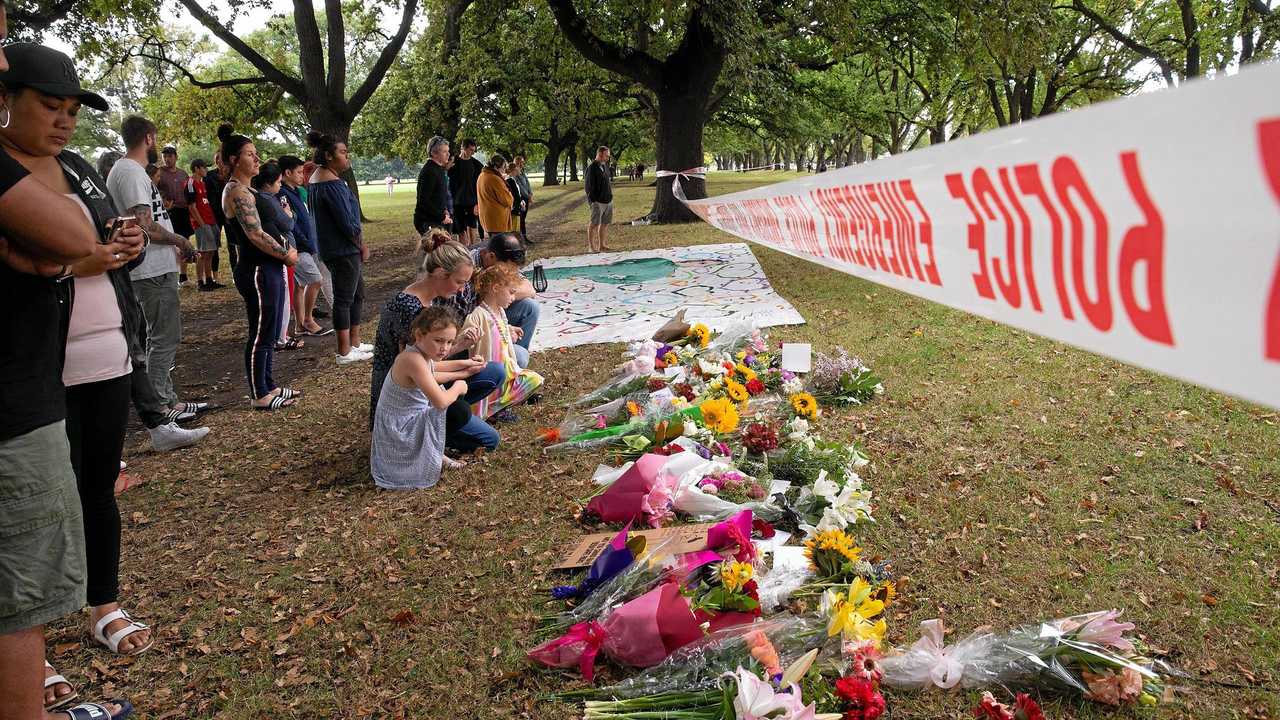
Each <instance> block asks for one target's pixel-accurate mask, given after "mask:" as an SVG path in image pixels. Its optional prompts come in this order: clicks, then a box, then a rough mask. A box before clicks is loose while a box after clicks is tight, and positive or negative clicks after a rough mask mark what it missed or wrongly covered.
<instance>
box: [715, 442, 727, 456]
mask: <svg viewBox="0 0 1280 720" xmlns="http://www.w3.org/2000/svg"><path fill="white" fill-rule="evenodd" d="M716 453H717V454H719V455H720V457H729V455H730V450H729V446H728V445H725V444H724V443H722V442H720V441H719V440H717V441H716Z"/></svg>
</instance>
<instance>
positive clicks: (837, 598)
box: [823, 578, 887, 647]
mask: <svg viewBox="0 0 1280 720" xmlns="http://www.w3.org/2000/svg"><path fill="white" fill-rule="evenodd" d="M871 592H872V588H871V586H870V585H869V584H867V581H866V580H863V579H862V578H855V579H854V581H853V582H852V583H851V584H850V585H849V589H848V590H847V591H845V592H839V591H833V590H828V591H827V594H826V596H824V598H823V605H824V607H825V608H826V610H827V612H828V613H830V615H831V617H830V619H829V620H828V621H827V635H828V636H829V637H831V636H835V635H843V636H844V638H845V639H846V640H853V641H858V642H871V643H872V644H873V645H874V646H875V647H880V641H881V640H883V639H884V634H885V631H886V630H887V625H886V624H885V621H884V618H880V619H879V620H877V621H875V622H872V620H873V618H875V617H876V616H877V615H879V614H880V613H881V612H883V611H884V603H882V602H880V601H879V600H875V599H873V598H871Z"/></svg>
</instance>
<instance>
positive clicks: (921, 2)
mask: <svg viewBox="0 0 1280 720" xmlns="http://www.w3.org/2000/svg"><path fill="white" fill-rule="evenodd" d="M264 1H265V0H256V2H257V4H258V5H262V4H263V2H264ZM174 2H175V3H176V5H174V6H172V7H173V8H176V9H178V10H180V11H181V12H182V13H183V14H184V16H186V17H188V18H190V19H191V21H193V22H194V23H198V26H199V28H200V30H201V32H192V31H190V30H183V29H180V28H176V27H174V26H173V25H172V23H169V24H168V25H167V26H166V24H165V23H164V22H162V18H161V17H160V15H161V14H162V13H161V11H159V10H158V9H157V8H156V6H155V4H154V3H151V4H148V3H138V1H137V0H87V1H86V2H75V3H71V2H67V1H66V0H18V2H15V3H12V4H11V5H10V8H11V9H10V16H11V18H12V20H13V24H14V35H15V37H21V38H38V37H40V36H42V35H44V36H56V37H59V38H61V39H63V40H64V41H66V42H70V43H73V44H74V45H75V47H76V48H77V53H78V56H79V59H80V60H81V62H82V63H87V64H88V65H90V66H92V67H93V68H94V73H93V75H92V78H93V79H94V80H95V81H96V82H97V84H98V85H99V86H101V87H104V88H106V89H107V92H108V94H110V95H112V96H113V97H114V98H116V100H117V101H118V104H119V105H120V106H121V108H126V109H131V110H144V111H145V112H147V113H149V114H151V115H152V116H153V117H155V119H156V120H157V122H158V123H159V124H160V126H161V128H162V132H163V134H165V136H166V138H168V139H170V140H171V141H176V142H182V143H194V144H197V145H200V144H203V143H209V142H210V140H211V136H212V133H213V129H214V128H215V127H216V125H217V123H218V122H221V121H230V122H233V123H234V124H235V125H236V126H237V127H238V128H243V129H244V130H246V131H248V132H253V133H256V134H259V135H262V136H264V137H266V138H269V139H270V140H274V141H278V142H280V143H282V144H283V145H289V146H297V145H298V144H300V140H301V136H302V135H303V134H304V133H305V131H306V130H307V129H309V128H312V127H315V128H319V129H322V130H326V131H330V132H334V133H336V134H338V135H339V136H341V137H344V138H345V137H348V136H350V137H351V139H352V143H353V147H354V149H355V151H356V153H357V154H361V153H363V154H367V155H370V156H373V155H379V156H383V157H385V158H400V159H402V160H403V161H405V162H407V163H410V164H412V163H417V162H421V161H423V160H424V159H425V157H424V156H425V148H426V144H427V141H428V140H429V139H430V138H431V137H432V136H433V135H442V136H444V137H445V138H447V139H449V140H450V141H452V142H454V143H455V149H456V143H457V142H458V141H459V140H461V139H462V138H463V137H474V138H475V139H477V140H479V141H480V143H481V145H482V150H483V151H484V152H501V153H504V154H524V155H526V156H528V157H529V158H530V160H531V161H532V162H533V163H534V164H535V165H536V164H537V163H539V162H541V163H542V164H544V165H545V166H547V172H546V178H547V179H546V182H548V183H556V182H559V178H560V176H561V172H559V169H560V168H561V167H567V169H568V171H569V172H568V174H569V176H570V178H571V179H576V177H577V173H578V171H579V169H580V167H581V166H582V165H583V164H585V162H587V160H588V159H589V158H590V156H591V155H592V154H593V151H594V148H595V146H597V145H600V144H605V145H609V146H610V147H611V148H612V149H613V150H614V155H615V157H617V158H619V162H622V163H624V164H629V163H633V162H645V163H646V164H647V165H649V166H651V167H654V166H656V167H657V168H658V169H662V170H671V171H680V170H686V169H690V168H696V167H699V166H703V165H706V164H708V163H714V165H716V166H718V167H721V168H741V167H761V166H779V165H786V166H789V167H796V168H805V167H811V168H815V169H821V168H825V167H832V166H841V165H845V164H849V163H854V162H861V161H863V160H865V159H867V158H871V157H875V156H878V155H881V154H885V153H899V152H906V151H908V150H911V149H914V148H919V147H923V146H926V145H930V144H936V143H943V142H949V141H951V140H953V139H955V138H957V137H961V136H964V135H967V134H972V133H976V132H981V131H983V130H986V129H990V128H994V127H999V126H1003V125H1011V124H1016V123H1020V122H1025V121H1028V120H1032V119H1035V118H1038V117H1042V116H1045V115H1049V114H1053V113H1057V112H1062V111H1064V110H1069V109H1071V108H1074V107H1079V106H1082V105H1087V104H1089V103H1092V102H1097V101H1100V100H1105V99H1109V98H1113V97H1117V96H1122V95H1127V94H1132V93H1135V92H1139V91H1144V90H1151V89H1155V88H1157V87H1159V86H1175V85H1178V84H1181V83H1183V82H1187V81H1192V80H1199V79H1202V78H1203V79H1209V78H1213V77H1217V76H1222V75H1228V74H1232V73H1234V72H1237V71H1238V70H1239V69H1240V68H1241V67H1242V66H1246V65H1249V64H1251V63H1258V62H1266V61H1271V60H1274V59H1275V58H1276V56H1277V51H1278V46H1280V13H1277V12H1275V11H1274V10H1273V8H1272V5H1273V4H1274V2H1275V0H1142V1H1139V0H998V1H997V2H984V1H982V0H911V1H910V2H908V1H907V0H723V1H717V2H714V3H713V2H696V1H686V2H667V1H665V0H664V1H662V2H659V1H658V0H625V1H624V0H593V1H592V2H587V1H586V0H516V2H510V1H506V2H499V1H498V0H380V1H378V2H366V3H358V2H351V1H348V2H346V3H343V2H341V1H340V0H324V1H323V2H313V0H293V12H292V14H290V15H280V16H276V17H274V18H272V19H271V20H270V21H269V22H268V23H266V24H265V26H263V27H258V28H255V29H253V30H251V31H247V32H243V33H241V34H236V33H233V32H232V31H231V30H230V29H229V27H230V26H229V25H228V24H227V21H228V20H229V19H231V18H232V17H233V16H234V15H235V13H237V12H241V11H243V9H244V8H245V7H248V5H235V6H234V7H233V8H232V9H231V10H229V11H228V10H227V9H225V8H224V9H222V10H217V9H216V8H213V7H211V6H207V5H204V4H201V2H200V0H174ZM420 2H421V4H420ZM218 13H221V14H220V15H219V14H218ZM228 13H230V14H228ZM189 27H190V26H189ZM117 114H118V112H117ZM117 119H118V118H116V117H114V116H112V115H108V116H102V117H96V118H92V119H90V120H88V121H86V122H85V123H83V130H82V131H81V132H80V133H78V134H77V138H78V140H82V141H83V143H84V144H86V145H94V146H105V145H106V144H108V143H109V142H110V140H111V132H110V127H111V126H112V125H114V124H118V123H116V122H115V120H117ZM683 186H684V189H685V191H686V192H687V193H688V194H689V195H690V196H691V197H697V196H699V195H700V194H702V193H703V192H704V189H703V187H702V185H701V183H700V181H699V180H698V179H697V178H693V177H688V178H685V180H684V182H683ZM652 216H653V217H654V219H657V220H682V219H688V213H687V211H685V210H684V208H683V206H682V205H681V204H680V203H678V202H677V201H675V199H674V198H673V197H672V194H671V179H670V178H663V179H661V180H659V182H658V193H657V197H656V199H655V203H654V207H653V210H652Z"/></svg>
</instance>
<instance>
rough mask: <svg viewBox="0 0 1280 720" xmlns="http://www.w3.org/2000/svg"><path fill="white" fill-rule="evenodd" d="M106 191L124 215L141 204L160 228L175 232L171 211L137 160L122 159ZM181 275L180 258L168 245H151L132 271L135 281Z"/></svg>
mask: <svg viewBox="0 0 1280 720" xmlns="http://www.w3.org/2000/svg"><path fill="white" fill-rule="evenodd" d="M107 192H109V193H111V197H112V199H114V200H115V201H116V207H117V208H119V209H120V211H121V212H125V213H127V212H129V208H131V207H136V206H138V205H150V206H151V217H152V218H154V219H155V221H156V222H158V223H160V227H162V228H164V229H165V230H168V231H169V232H173V222H172V221H170V220H169V211H168V210H165V209H164V199H163V198H161V197H160V190H159V189H158V188H156V186H155V183H153V182H151V178H149V177H147V169H146V168H144V167H142V166H141V165H139V164H138V163H137V161H135V160H130V159H129V158H127V157H125V158H120V159H119V160H117V161H116V164H115V165H114V166H112V168H111V174H110V175H108V176H107ZM176 272H178V256H177V254H176V253H175V252H174V248H172V247H171V246H168V245H152V246H150V247H148V248H147V256H146V258H144V259H143V261H142V263H141V264H140V265H138V267H136V268H134V269H133V270H131V271H130V272H129V277H131V278H133V279H134V280H146V279H147V278H153V277H156V276H157V275H164V274H165V273H176Z"/></svg>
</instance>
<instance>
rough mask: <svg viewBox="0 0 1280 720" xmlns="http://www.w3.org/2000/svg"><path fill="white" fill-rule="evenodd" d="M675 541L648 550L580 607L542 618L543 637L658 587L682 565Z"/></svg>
mask: <svg viewBox="0 0 1280 720" xmlns="http://www.w3.org/2000/svg"><path fill="white" fill-rule="evenodd" d="M673 542H674V540H673V539H668V540H666V541H664V542H661V543H659V544H657V545H653V546H650V547H648V548H646V550H645V553H644V554H643V556H641V557H639V558H637V559H635V560H634V561H633V562H631V563H630V564H628V565H627V566H626V567H625V568H623V569H622V570H620V571H619V572H617V573H615V574H614V575H613V576H612V577H610V578H609V579H608V580H605V581H603V582H601V583H600V584H599V585H598V586H597V587H596V588H595V589H593V590H592V591H591V592H590V593H588V594H587V595H586V596H585V597H582V598H580V599H579V601H578V604H577V605H575V606H574V607H572V608H570V609H569V610H566V611H564V612H561V613H558V614H555V615H552V616H549V617H544V618H542V619H541V621H540V623H539V636H541V637H546V636H547V635H554V634H557V633H563V632H564V631H566V630H568V629H569V628H570V627H572V626H574V625H577V624H580V623H584V622H588V621H591V620H594V619H596V618H598V617H600V616H601V615H603V614H604V613H605V612H606V611H607V610H608V609H609V608H610V607H613V606H615V605H619V604H621V603H624V602H626V601H628V600H632V599H634V598H637V597H639V596H641V595H643V594H644V593H646V592H648V591H650V590H652V589H653V588H655V587H657V586H658V584H660V583H661V582H662V581H663V580H664V579H666V578H667V577H669V575H670V574H671V573H672V572H673V571H674V570H675V569H676V568H677V567H678V566H679V561H678V558H676V557H675V556H673V555H671V553H670V552H669V548H670V547H671V545H672V543H673Z"/></svg>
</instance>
